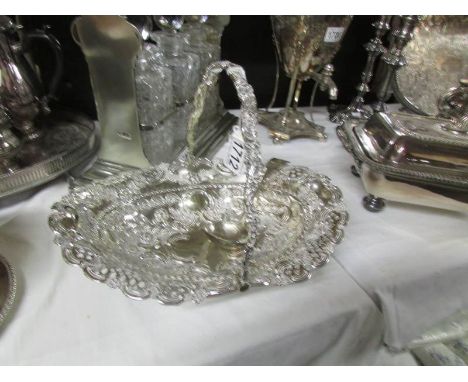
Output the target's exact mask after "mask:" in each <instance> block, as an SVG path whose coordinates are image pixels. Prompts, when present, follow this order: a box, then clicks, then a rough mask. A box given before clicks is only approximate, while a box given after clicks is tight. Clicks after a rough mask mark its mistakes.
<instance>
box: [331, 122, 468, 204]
mask: <svg viewBox="0 0 468 382" xmlns="http://www.w3.org/2000/svg"><path fill="white" fill-rule="evenodd" d="M449 123H451V122H450V121H448V120H445V119H440V118H433V117H423V116H417V115H410V114H403V113H389V114H385V113H377V114H374V115H373V116H372V117H371V118H370V119H369V120H368V121H363V120H350V121H347V122H346V123H344V124H343V125H341V126H339V127H338V128H337V134H338V137H339V138H340V140H341V142H342V143H343V145H344V147H345V148H346V150H347V151H348V152H350V153H351V154H352V155H353V157H354V159H355V162H356V165H357V168H358V169H359V173H360V175H361V178H362V181H363V184H364V187H365V188H366V191H367V192H368V193H369V194H371V195H372V197H378V198H383V199H388V200H393V201H398V202H406V203H412V204H418V205H425V206H431V207H436V208H444V209H450V210H456V211H468V160H467V158H468V137H466V136H464V135H457V134H455V133H454V132H452V131H450V129H449V128H448V125H447V124H449ZM367 202H369V199H367V201H366V203H367ZM370 202H371V203H372V202H373V201H372V200H370ZM374 202H375V200H374ZM366 207H369V205H366ZM368 209H372V206H371V208H368Z"/></svg>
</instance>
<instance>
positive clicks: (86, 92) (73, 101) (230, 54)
mask: <svg viewBox="0 0 468 382" xmlns="http://www.w3.org/2000/svg"><path fill="white" fill-rule="evenodd" d="M377 17H378V16H354V18H353V21H352V22H351V25H350V26H349V28H348V31H347V33H346V35H345V37H344V38H343V41H342V46H341V49H340V51H339V52H338V53H337V54H336V56H335V59H334V60H333V62H332V63H333V64H334V66H335V73H334V75H333V79H334V81H335V82H336V84H337V86H338V89H339V95H338V100H337V101H336V103H337V104H344V105H346V104H348V103H349V102H350V100H351V99H352V97H353V96H354V95H355V87H356V85H357V84H358V83H359V82H360V76H361V71H362V69H363V67H364V64H365V61H366V58H367V52H366V51H365V49H364V46H363V45H364V44H365V43H366V42H367V41H369V39H370V38H372V37H373V33H374V30H373V27H372V25H371V24H372V22H373V21H375V20H376V19H377ZM74 18H75V16H21V17H20V22H21V24H22V25H23V26H24V29H25V30H28V29H32V28H38V27H42V26H43V25H49V26H50V27H51V29H50V32H51V33H52V34H54V35H55V37H56V38H57V39H58V40H59V41H60V43H61V45H62V49H63V54H64V75H63V79H62V82H61V84H60V86H59V90H58V92H57V98H56V100H55V101H54V102H55V103H56V104H58V105H60V106H64V107H67V108H72V109H75V110H78V111H82V112H84V113H86V114H88V115H90V116H92V117H94V118H95V117H96V110H95V106H94V99H93V93H92V89H91V85H90V81H89V75H88V68H87V65H86V61H85V59H84V57H83V55H82V53H81V50H80V48H79V47H78V45H76V44H75V42H74V41H73V39H72V37H71V35H70V24H71V22H72V20H73V19H74ZM221 51H222V58H223V59H226V60H230V61H232V62H234V63H237V64H240V65H242V66H243V67H244V69H245V71H246V73H247V79H248V81H249V82H250V84H251V85H252V86H253V88H254V90H255V95H256V97H257V101H258V105H259V107H265V106H267V105H268V103H269V102H270V99H271V96H272V93H273V88H274V81H275V73H276V66H275V65H276V64H275V51H274V45H273V40H272V31H271V24H270V18H269V17H268V16H231V22H230V23H229V25H227V27H226V29H225V30H224V34H223V37H222V42H221ZM32 54H33V57H34V59H35V61H36V62H37V63H38V64H39V66H40V67H41V68H42V73H43V75H44V77H45V78H47V77H49V76H50V75H51V71H52V69H53V61H52V55H51V54H50V52H49V50H48V48H47V47H46V46H42V45H40V44H37V45H35V46H33V47H32ZM46 81H47V80H46ZM288 84H289V79H288V78H287V77H286V76H285V75H284V73H283V72H282V71H281V74H280V86H279V91H278V96H277V100H276V104H275V106H284V103H285V101H286V94H287V91H288ZM312 86H313V81H308V82H306V83H305V84H304V86H303V91H302V97H301V102H300V103H301V104H302V105H308V103H309V99H310V93H311V89H312ZM221 97H222V99H223V100H224V103H225V106H226V108H237V107H238V105H239V103H238V100H237V97H236V94H235V93H234V89H233V88H232V86H231V85H230V84H228V83H227V80H226V79H223V80H222V81H221ZM368 100H369V101H373V97H372V94H371V95H369V99H368ZM315 104H316V105H328V104H329V101H328V98H327V94H326V93H322V92H318V93H317V97H316V102H315ZM52 106H54V105H52Z"/></svg>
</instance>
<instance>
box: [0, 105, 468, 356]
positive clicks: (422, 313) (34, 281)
mask: <svg viewBox="0 0 468 382" xmlns="http://www.w3.org/2000/svg"><path fill="white" fill-rule="evenodd" d="M317 120H318V121H319V122H322V123H324V124H326V125H327V126H328V128H327V130H328V133H329V140H328V141H327V142H325V143H323V142H315V141H310V140H305V139H300V140H296V141H293V142H290V143H286V144H283V145H274V144H273V143H272V142H271V140H270V139H269V137H268V133H267V131H266V130H265V129H264V128H262V127H260V128H259V130H258V131H259V139H260V141H261V143H262V153H263V159H264V160H265V161H266V160H268V159H269V158H271V157H279V158H283V159H287V160H290V161H291V162H292V163H294V164H298V165H306V166H309V167H311V168H313V169H314V170H316V171H318V172H322V173H325V174H327V175H328V176H330V177H331V179H332V181H333V182H334V183H335V184H336V185H338V186H339V187H340V188H341V189H342V190H343V193H344V198H345V201H346V203H347V206H348V209H349V211H350V214H351V220H350V223H349V226H348V228H347V230H346V238H345V240H344V241H343V243H342V244H340V245H339V246H338V247H337V250H336V253H335V259H334V260H333V259H332V260H331V261H330V263H329V264H328V265H326V266H325V267H324V268H322V269H320V270H319V271H317V272H316V273H315V275H314V276H313V278H312V280H310V281H307V282H304V283H300V284H296V285H292V286H287V287H279V288H254V289H251V290H249V291H248V292H246V293H244V294H240V293H237V294H233V295H230V296H222V297H216V298H213V299H211V300H209V301H206V302H204V303H202V304H200V305H195V304H192V303H184V304H182V305H180V306H162V305H159V304H158V303H156V302H154V301H143V302H139V301H132V300H130V299H127V298H125V297H124V296H123V295H122V294H121V293H120V292H118V291H116V290H112V289H110V288H108V287H107V286H104V285H100V284H98V283H94V282H91V281H89V280H87V279H86V278H85V277H84V276H83V275H82V273H81V271H80V270H79V269H76V268H73V267H71V266H69V265H67V264H65V263H64V261H63V260H62V259H61V256H60V250H59V248H58V247H57V246H55V245H54V244H53V243H52V236H53V235H52V233H51V232H50V230H49V229H48V227H47V223H46V221H47V216H48V214H49V208H50V206H51V205H52V203H53V202H54V201H56V200H58V199H59V198H60V197H61V196H62V195H64V194H65V193H66V192H67V187H66V184H65V182H63V181H58V182H55V183H53V184H51V185H50V186H49V187H48V188H46V189H44V190H42V191H40V192H39V193H38V194H36V195H35V196H34V197H32V198H31V199H30V200H28V201H27V202H24V203H22V204H21V206H20V207H18V208H14V209H10V210H9V211H8V212H7V213H5V212H3V211H2V213H3V215H2V220H3V221H4V222H5V225H3V226H2V227H0V253H2V254H3V255H4V256H5V257H6V258H7V259H8V260H9V261H11V263H12V264H13V265H14V266H15V267H16V269H17V270H18V274H19V284H20V291H19V292H20V293H19V299H18V306H17V309H16V310H15V311H14V312H13V316H12V320H11V321H10V322H9V323H8V325H7V326H5V328H3V330H2V331H1V332H0V364H156V365H160V364H270V365H274V364H373V363H385V362H384V361H383V358H382V357H383V356H382V347H381V343H382V342H381V341H382V336H383V335H384V334H385V340H386V341H387V343H389V344H390V345H392V346H395V347H398V346H399V345H401V344H403V343H405V342H406V341H408V340H411V339H412V338H414V337H416V336H418V335H419V334H421V333H422V332H423V331H424V330H425V329H426V328H427V327H428V326H430V325H432V324H435V323H436V322H437V321H438V320H439V319H441V318H444V317H446V316H449V315H450V314H451V313H453V312H454V311H455V310H457V309H460V308H461V307H467V306H468V304H467V301H466V298H467V296H466V292H463V293H462V292H461V289H460V288H463V287H464V285H466V284H465V283H466V281H464V280H462V279H461V275H462V274H463V272H464V273H465V275H466V274H467V272H466V271H467V270H466V268H464V267H466V261H465V260H466V258H467V256H466V254H464V253H463V248H464V249H466V239H465V238H464V237H463V235H462V233H463V232H464V233H465V236H466V232H467V230H466V228H468V226H467V221H466V217H460V216H457V215H455V214H440V213H439V212H435V211H434V210H431V211H428V210H424V209H416V208H414V207H402V206H398V207H395V206H393V205H389V206H388V208H387V210H385V211H384V212H381V213H380V214H371V213H369V212H367V211H366V210H364V209H363V208H362V207H361V197H362V196H363V195H364V194H363V192H364V191H363V188H362V186H361V184H360V181H359V179H357V178H355V177H353V176H352V175H351V173H350V172H349V166H350V164H351V163H352V160H351V157H350V156H349V155H348V154H347V153H346V152H345V151H344V150H343V149H342V148H341V145H340V143H339V142H338V140H337V138H336V136H335V133H334V129H332V128H331V126H332V125H331V124H330V123H327V122H326V119H325V117H324V114H323V115H322V116H319V118H317ZM222 151H223V150H222ZM221 155H222V153H221ZM415 226H418V228H417V229H416V228H415ZM424 227H429V230H427V231H426V230H425V229H424ZM436 228H437V230H436ZM441 239H442V240H441ZM465 252H466V251H465ZM340 264H341V265H340ZM424 264H426V265H427V266H425V267H424V268H422V265H424ZM444 264H445V268H441V266H442V265H444ZM450 269H451V270H452V272H448V273H447V272H444V271H446V270H450ZM431 280H432V281H431ZM420 285H423V286H424V288H425V289H424V288H420V287H419V286H420ZM427 285H432V287H431V289H430V290H429V289H428V287H427ZM466 290H467V289H466V287H465V291H466ZM381 312H382V313H383V315H382V313H381ZM428 312H430V314H428Z"/></svg>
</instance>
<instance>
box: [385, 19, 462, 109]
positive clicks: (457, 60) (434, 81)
mask: <svg viewBox="0 0 468 382" xmlns="http://www.w3.org/2000/svg"><path fill="white" fill-rule="evenodd" d="M467 31H468V16H445V15H437V16H424V17H423V18H422V20H421V21H420V22H419V24H418V25H417V26H416V28H415V29H414V31H413V38H412V39H411V41H410V42H409V43H408V44H407V45H406V46H405V48H404V49H403V55H404V56H405V59H406V62H407V64H406V65H405V66H403V67H402V68H400V69H399V70H398V71H397V72H396V75H395V81H394V84H393V88H394V94H395V97H396V98H397V100H398V101H399V102H400V103H402V104H403V105H404V106H405V107H407V108H408V109H409V110H411V111H413V112H416V113H418V114H423V115H437V114H438V112H439V110H438V108H437V103H438V100H439V97H441V96H442V95H443V94H445V93H446V92H447V89H449V88H452V87H457V86H458V81H459V80H460V79H461V78H465V77H466V75H467V73H468V50H467V45H468V33H467Z"/></svg>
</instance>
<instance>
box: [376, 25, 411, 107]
mask: <svg viewBox="0 0 468 382" xmlns="http://www.w3.org/2000/svg"><path fill="white" fill-rule="evenodd" d="M418 21H419V16H400V23H399V24H398V25H396V26H395V27H392V29H393V30H392V38H393V39H392V41H391V44H390V47H389V49H388V50H387V51H386V52H385V53H384V54H383V55H382V56H381V60H382V61H383V63H384V65H385V74H384V76H383V78H382V81H381V82H380V83H379V84H378V88H377V99H378V101H377V102H376V103H375V104H374V105H373V109H374V112H383V111H385V101H386V100H387V98H388V95H389V90H390V87H391V83H392V79H393V77H394V75H395V72H396V71H397V70H398V69H399V68H401V67H402V66H405V65H406V59H405V57H404V55H403V48H404V47H405V46H406V44H407V43H408V42H409V41H410V40H411V38H412V36H413V29H414V27H415V26H416V24H417V23H418Z"/></svg>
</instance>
